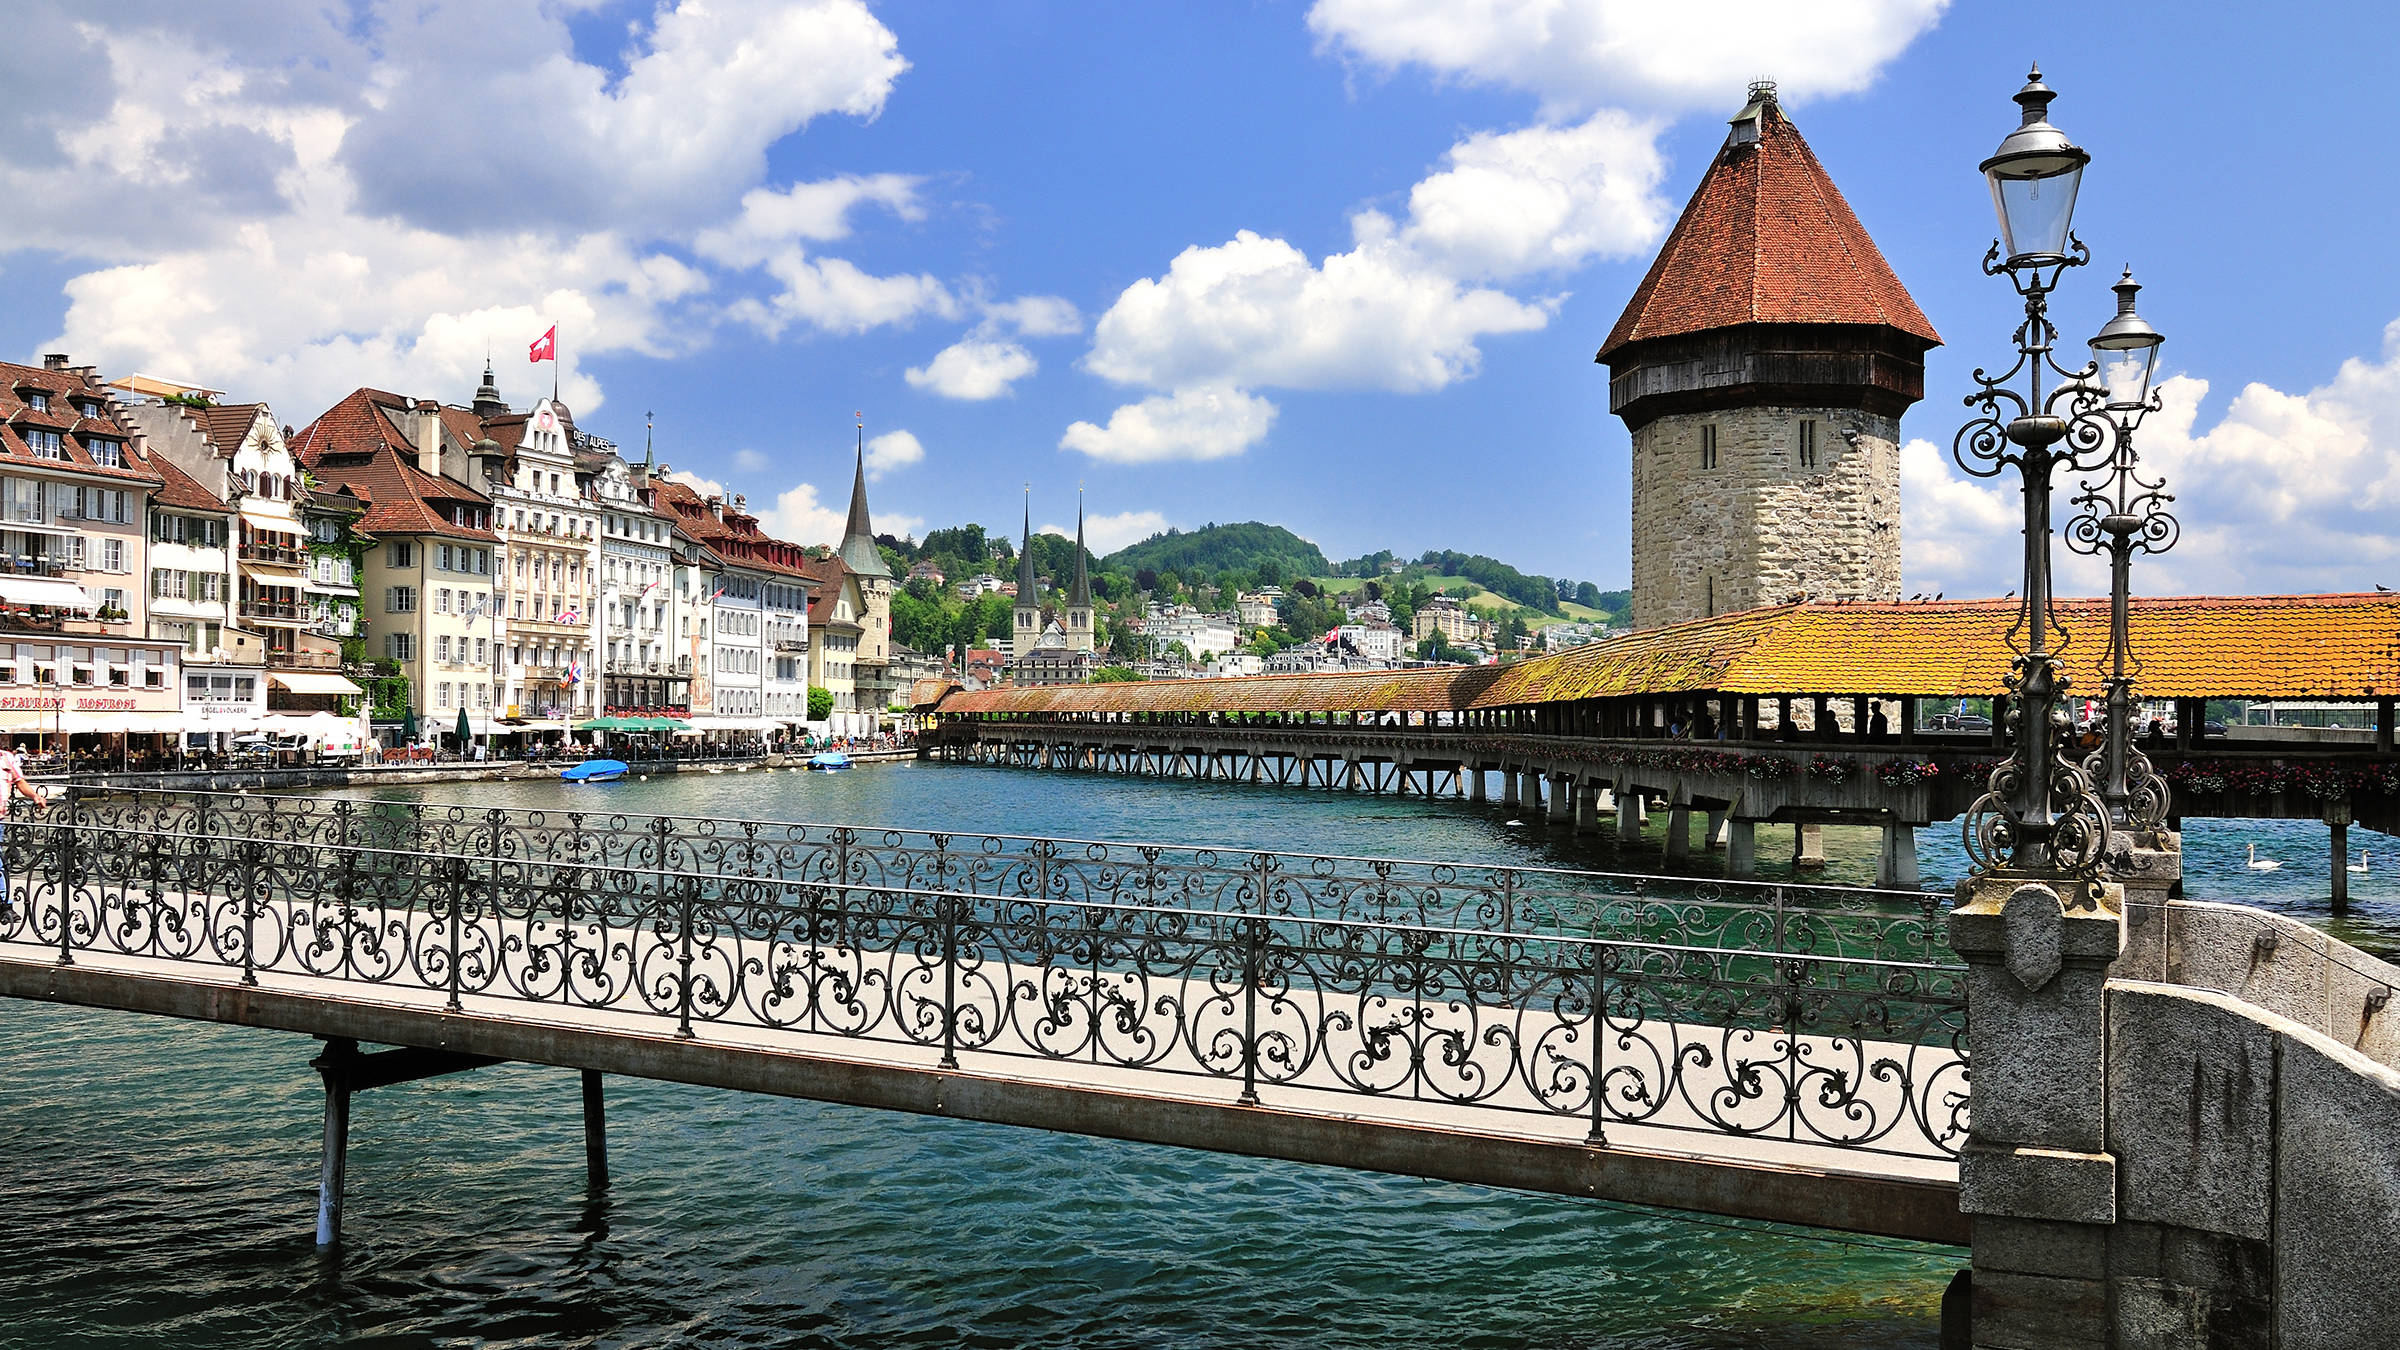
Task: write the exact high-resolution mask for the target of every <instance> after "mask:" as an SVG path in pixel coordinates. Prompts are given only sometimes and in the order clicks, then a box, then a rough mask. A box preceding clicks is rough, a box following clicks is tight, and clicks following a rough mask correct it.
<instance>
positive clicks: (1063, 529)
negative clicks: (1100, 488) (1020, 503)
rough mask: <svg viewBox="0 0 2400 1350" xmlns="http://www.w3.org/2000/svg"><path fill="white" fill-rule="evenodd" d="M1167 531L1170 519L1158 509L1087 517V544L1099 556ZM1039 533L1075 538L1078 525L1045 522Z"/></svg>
mask: <svg viewBox="0 0 2400 1350" xmlns="http://www.w3.org/2000/svg"><path fill="white" fill-rule="evenodd" d="M1166 530H1167V518H1166V517H1165V516H1164V515H1162V514H1160V513H1159V512H1156V511H1119V512H1117V513H1116V514H1115V515H1108V516H1085V517H1084V518H1083V546H1084V547H1085V548H1087V549H1090V550H1091V551H1092V552H1093V553H1094V554H1095V555H1105V554H1110V553H1114V552H1116V551H1117V550H1118V549H1121V548H1123V547H1125V546H1126V545H1128V544H1138V543H1140V542H1142V541H1143V540H1145V539H1147V538H1149V537H1150V536H1152V535H1154V534H1164V533H1165V532H1166ZM1039 533H1042V534H1055V535H1057V536H1058V537H1060V538H1061V539H1072V538H1074V537H1075V527H1074V526H1073V525H1044V526H1042V527H1041V529H1040V530H1039Z"/></svg>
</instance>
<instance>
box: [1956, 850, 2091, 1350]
mask: <svg viewBox="0 0 2400 1350" xmlns="http://www.w3.org/2000/svg"><path fill="white" fill-rule="evenodd" d="M2123 903H2124V892H2123V889H2122V888H2121V887H2119V886H2118V885H2117V884H2115V883H2113V882H2083V881H2077V880H2074V879H2072V878H2046V877H2038V876H2031V875H2026V874H2022V873H1995V874H1993V875H1990V876H1985V877H1980V878H1975V879H1972V880H1969V881H1963V882H1960V883H1959V887H1958V906H1957V908H1956V909H1954V910H1952V911H1951V914H1950V945H1951V946H1952V948H1954V949H1955V950H1956V951H1957V952H1958V954H1959V956H1960V957H1962V958H1963V959H1964V960H1965V961H1966V963H1967V1026H1968V1042H1969V1055H1970V1059H1971V1061H1972V1063H1973V1064H1974V1066H1975V1096H1974V1107H1973V1115H1972V1131H1971V1133H1970V1135H1969V1137H1968V1139H1967V1143H1966V1147H1965V1149H1964V1150H1963V1151H1962V1152H1961V1154H1960V1156H1959V1160H1958V1205H1959V1208H1960V1209H1961V1210H1962V1211H1964V1212H1965V1213H1967V1214H1969V1215H1972V1216H1973V1217H1974V1223H1975V1246H1974V1273H1973V1276H1972V1293H1971V1305H1972V1308H1973V1318H1972V1321H1973V1336H1972V1342H1971V1343H1972V1344H1973V1345H1974V1346H1976V1347H1978V1348H1979V1350H2050V1347H2066V1346H2103V1345H2108V1344H2111V1343H2112V1342H2111V1338H2110V1325H2109V1324H2110V1316H2109V1291H2108V1245H2109V1228H2110V1226H2111V1225H2113V1224H2115V1223H2116V1221H2117V1159H2116V1157H2115V1156H2114V1155H2113V1154H2111V1153H2110V1152H2109V1151H2108V1045H2107V1026H2106V1018H2105V1016H2104V1010H2105V988H2106V985H2107V981H2108V969H2109V965H2110V963H2111V962H2113V961H2115V960H2116V959H2117V956H2118V953H2119V952H2120V951H2122V950H2123V947H2124V942H2125V923H2124V918H2123V909H2122V907H2123ZM1948 1302H1949V1301H1948V1300H1945V1304H1947V1303H1948ZM1952 1335H1953V1329H1952V1328H1950V1327H1945V1334H1944V1337H1943V1343H1944V1344H1945V1345H1950V1344H1955V1343H1956V1342H1955V1341H1954V1340H1953V1339H1952Z"/></svg>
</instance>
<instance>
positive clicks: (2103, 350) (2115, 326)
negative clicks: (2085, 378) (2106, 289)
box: [2091, 267, 2167, 412]
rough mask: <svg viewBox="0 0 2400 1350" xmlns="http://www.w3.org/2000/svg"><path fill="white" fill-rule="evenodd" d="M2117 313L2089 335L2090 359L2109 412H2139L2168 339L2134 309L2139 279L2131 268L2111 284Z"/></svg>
mask: <svg viewBox="0 0 2400 1350" xmlns="http://www.w3.org/2000/svg"><path fill="white" fill-rule="evenodd" d="M2112 289H2114V290H2115V291H2116V293H2117V313H2116V317H2115V318H2112V319H2110V320H2109V321H2108V322H2107V323H2106V324H2104V325H2102V327H2101V329H2100V331H2099V332H2098V333H2097V334H2095V335H2094V336H2093V337H2092V343H2091V346H2092V359H2093V360H2094V361H2095V362H2097V363H2098V364H2099V367H2100V382H2101V384H2102V385H2104V386H2106V388H2107V389H2108V407H2109V410H2110V411H2111V412H2138V411H2141V410H2144V409H2147V408H2148V407H2149V406H2150V381H2151V379H2152V378H2153V377H2154V376H2155V375H2156V374H2157V372H2158V349H2159V346H2160V344H2162V343H2164V342H2165V341H2166V340H2167V339H2166V338H2165V336H2164V335H2162V334H2161V333H2160V332H2159V331H2158V330H2157V329H2155V328H2153V327H2151V326H2150V321H2149V320H2147V319H2145V318H2143V317H2142V316H2141V315H2139V314H2137V313H2135V312H2134V308H2133V301H2134V297H2135V296H2136V295H2138V294H2140V293H2141V289H2142V283H2140V282H2138V281H2135V280H2134V279H2133V269H2132V268H2130V267H2129V268H2127V269H2125V275H2124V276H2123V277H2122V278H2120V279H2119V280H2118V282H2117V284H2116V285H2115V287H2113V288H2112Z"/></svg>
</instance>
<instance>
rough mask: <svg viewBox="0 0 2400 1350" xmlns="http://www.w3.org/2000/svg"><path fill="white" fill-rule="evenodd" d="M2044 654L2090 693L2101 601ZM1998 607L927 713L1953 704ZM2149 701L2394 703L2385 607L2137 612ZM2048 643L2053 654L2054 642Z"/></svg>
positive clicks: (1968, 683) (998, 700)
mask: <svg viewBox="0 0 2400 1350" xmlns="http://www.w3.org/2000/svg"><path fill="white" fill-rule="evenodd" d="M2054 612H2055V614H2056V616H2057V619H2058V622H2059V626H2060V629H2061V631H2062V633H2063V638H2058V639H2054V640H2053V643H2052V648H2053V650H2054V651H2057V652H2058V654H2059V657H2060V660H2061V661H2062V662H2064V664H2065V665H2066V668H2067V672H2068V676H2069V678H2070V680H2071V681H2072V686H2071V687H2072V689H2073V690H2074V691H2076V692H2077V693H2080V694H2085V695H2093V696H2096V695H2097V694H2098V693H2099V691H2100V688H2101V679H2102V677H2103V675H2104V673H2105V663H2106V660H2107V644H2108V602H2107V601H2105V600H2070V601H2062V602H2060V603H2059V604H2058V605H2057V606H2056V607H2055V611H2054ZM2016 622H2017V603H2016V602H2015V601H2013V600H1964V601H1946V602H1942V601H1937V602H1932V603H1892V604H1850V605H1843V604H1804V605H1784V606H1779V607H1776V608H1772V609H1755V610H1748V611H1745V612H1743V613H1739V614H1726V615H1720V616H1719V617H1717V618H1713V619H1701V620H1697V621H1694V622H1691V623H1682V624H1674V625H1670V626H1668V627H1665V628H1652V629H1645V630H1644V631H1642V632H1638V633H1629V634H1626V635H1624V636H1622V637H1614V638H1608V639H1604V640H1602V641H1600V642H1595V643H1592V644H1590V645H1589V646H1584V647H1577V648H1574V649H1572V650H1569V651H1565V652H1560V653H1558V654H1556V655H1553V656H1544V657H1537V658H1534V659H1531V660H1527V661H1521V662H1518V663H1516V664H1514V665H1509V666H1465V667H1437V668H1433V669H1426V670H1406V671H1391V672H1378V673H1374V674H1352V675H1266V676H1258V677H1254V678H1251V679H1242V680H1173V681H1155V682H1150V683H1142V684H1100V685H1056V686H1048V687H1043V688H1023V689H1019V688H1006V687H1004V688H1000V689H991V690H985V691H983V692H981V693H966V692H963V691H953V692H952V693H950V694H949V695H948V696H947V697H945V698H943V699H941V700H940V701H939V703H938V704H937V705H936V709H937V711H939V712H941V713H946V714H947V713H1017V714H1024V713H1033V714H1042V713H1090V712H1112V713H1113V712H1158V713H1170V712H1171V713H1198V712H1264V713H1313V712H1428V711H1436V712H1455V711H1461V710H1466V709H1481V708H1511V707H1525V706H1528V705H1532V704H1539V703H1563V702H1572V701H1575V700H1578V699H1594V698H1617V697H1629V696H1641V695H1674V694H1698V693H1716V694H1737V695H1739V694H1755V695H1764V696H1770V697H1771V696H1775V695H1792V696H1796V697H1807V696H1814V695H1828V696H1835V695H1861V694H1863V695H1875V696H1882V697H1893V698H1897V697H1906V696H1910V695H1914V696H1918V697H1926V698H1951V697H1958V696H1962V695H1965V696H1976V695H1992V694H1998V693H2000V692H2002V690H2001V680H2002V678H2003V677H2004V676H2006V675H2007V673H2008V665H2009V660H2010V657H2011V655H2012V653H2011V651H2010V649H2009V645H2008V632H2009V629H2010V628H2011V627H2012V626H2013V625H2014V624H2015V623H2016ZM2131 630H2132V637H2133V653H2134V656H2135V658H2136V659H2137V661H2138V662H2139V670H2138V673H2137V682H2136V685H2135V688H2136V689H2137V690H2138V691H2139V692H2140V694H2141V695H2142V696H2144V697H2148V698H2279V699H2359V698H2364V699H2374V698H2392V697H2396V696H2400V594H2390V593H2383V592H2376V593H2369V594H2361V595H2282V596H2191V597H2182V598H2172V599H2145V600H2137V601H2135V602H2134V606H2133V612H2132V620H2131ZM2062 644H2063V645H2062Z"/></svg>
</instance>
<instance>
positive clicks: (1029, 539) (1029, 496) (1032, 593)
mask: <svg viewBox="0 0 2400 1350" xmlns="http://www.w3.org/2000/svg"><path fill="white" fill-rule="evenodd" d="M1041 603H1042V597H1041V587H1040V583H1038V582H1036V581H1035V580H1034V579H1033V484H1031V483H1027V484H1026V485H1025V541H1024V543H1023V545H1021V546H1020V547H1019V548H1018V549H1017V608H1019V609H1028V608H1032V609H1039V608H1040V607H1041Z"/></svg>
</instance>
